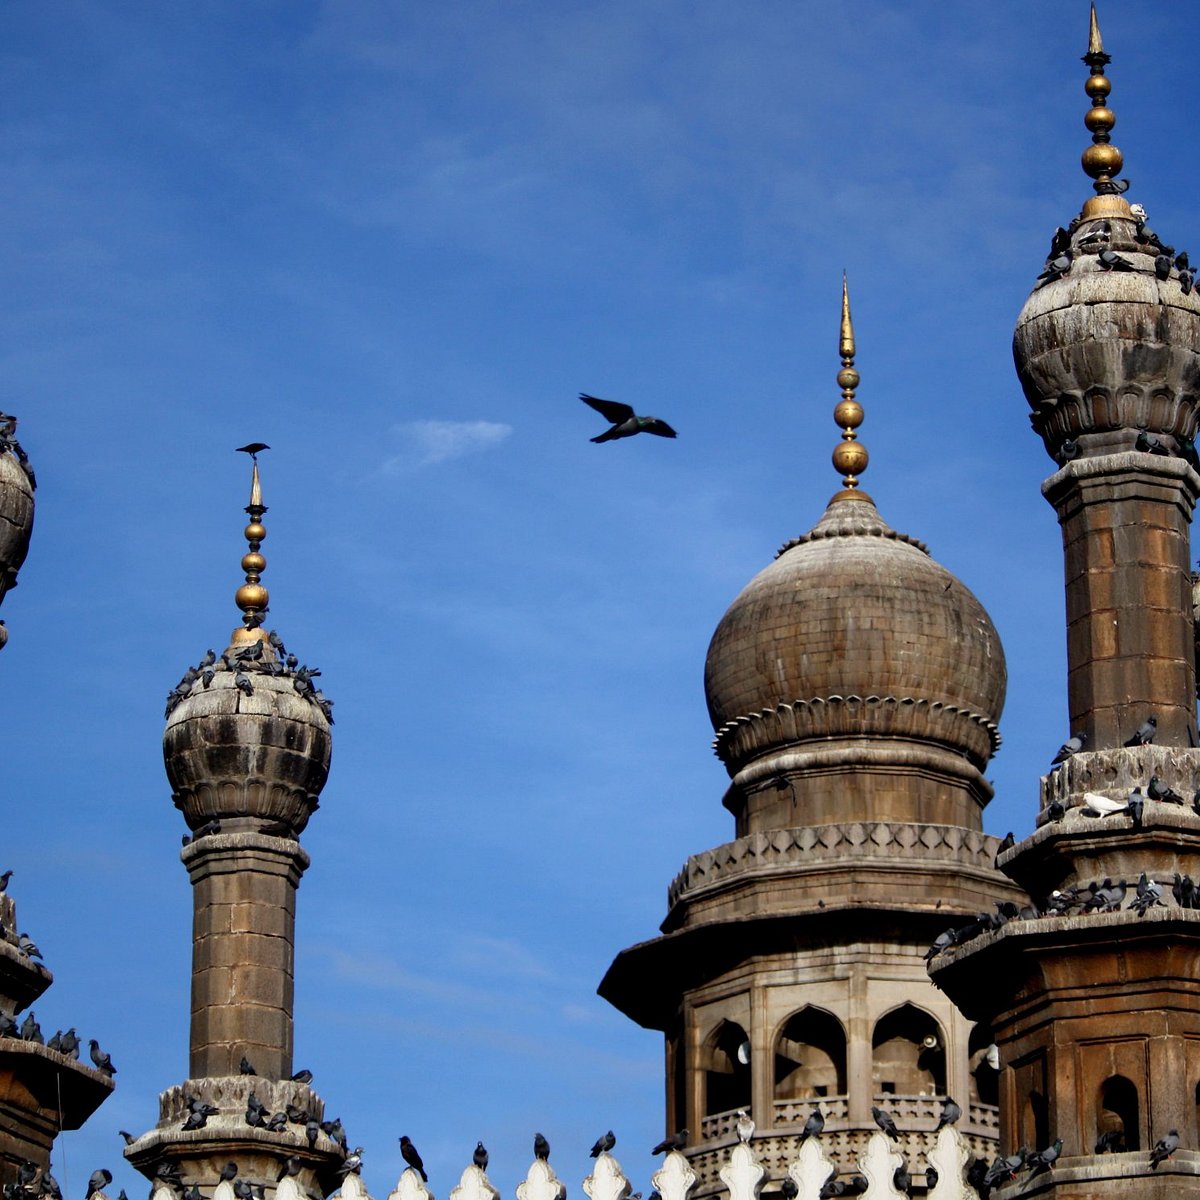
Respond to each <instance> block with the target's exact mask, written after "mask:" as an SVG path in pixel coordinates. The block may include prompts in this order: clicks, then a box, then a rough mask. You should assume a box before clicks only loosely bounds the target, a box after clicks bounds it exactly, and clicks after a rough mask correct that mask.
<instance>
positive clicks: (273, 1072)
mask: <svg viewBox="0 0 1200 1200" xmlns="http://www.w3.org/2000/svg"><path fill="white" fill-rule="evenodd" d="M183 861H184V864H185V865H186V867H187V869H188V874H189V875H190V876H191V881H192V888H193V892H192V900H193V905H194V915H193V920H192V1031H191V1056H190V1060H189V1062H190V1066H189V1071H188V1073H189V1075H190V1076H191V1077H192V1078H193V1079H199V1078H204V1077H207V1076H222V1075H236V1074H237V1073H238V1069H239V1065H240V1063H241V1059H242V1056H243V1055H245V1056H246V1057H247V1058H248V1059H249V1060H250V1062H251V1063H252V1064H253V1065H254V1067H255V1069H256V1070H258V1071H259V1072H261V1073H262V1074H263V1075H266V1076H268V1077H269V1078H271V1079H286V1078H287V1077H288V1076H289V1075H291V1073H292V999H293V992H294V987H295V982H294V970H293V959H294V953H295V951H294V946H295V930H296V888H297V886H298V885H299V883H300V876H301V875H302V874H303V872H304V869H305V868H306V867H307V866H308V863H309V858H308V855H307V854H306V853H305V852H304V851H303V850H302V849H301V848H300V846H299V844H298V843H297V842H294V841H291V840H290V839H287V838H280V837H266V836H263V835H261V834H252V833H232V834H217V835H214V836H211V837H206V838H201V839H199V840H198V841H194V842H192V843H191V845H189V846H187V847H186V848H185V850H184V852H183Z"/></svg>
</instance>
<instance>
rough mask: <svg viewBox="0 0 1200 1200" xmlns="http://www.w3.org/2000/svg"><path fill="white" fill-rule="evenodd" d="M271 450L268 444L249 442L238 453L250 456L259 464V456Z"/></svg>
mask: <svg viewBox="0 0 1200 1200" xmlns="http://www.w3.org/2000/svg"><path fill="white" fill-rule="evenodd" d="M270 448H271V447H270V446H268V445H267V443H266V442H247V443H246V445H244V446H239V447H238V448H237V451H236V452H237V453H238V454H248V455H250V457H251V458H252V459H254V461H255V462H258V456H259V455H260V454H261V453H262V452H263V451H264V450H270Z"/></svg>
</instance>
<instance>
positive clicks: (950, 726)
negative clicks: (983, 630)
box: [713, 695, 1000, 766]
mask: <svg viewBox="0 0 1200 1200" xmlns="http://www.w3.org/2000/svg"><path fill="white" fill-rule="evenodd" d="M863 736H870V737H881V738H912V739H915V740H918V741H931V742H939V743H941V744H942V745H944V746H948V747H950V748H951V749H952V750H955V751H957V752H959V753H966V754H967V755H968V756H969V757H970V758H971V759H972V760H973V761H975V762H976V763H977V764H978V765H980V766H982V765H983V764H984V763H986V762H987V760H988V759H989V758H991V756H992V755H993V754H995V753H996V751H997V750H998V749H999V748H1000V730H999V728H998V726H997V725H996V722H995V721H993V720H991V719H990V718H988V717H986V716H984V715H983V714H981V713H977V712H973V711H971V710H970V709H967V708H959V707H958V706H957V705H954V704H946V703H944V702H943V701H941V700H931V699H929V698H928V697H923V696H836V695H834V696H816V697H813V698H812V699H810V700H793V701H791V702H790V703H783V704H778V705H776V706H775V707H774V708H768V709H763V710H762V711H760V712H752V713H747V714H746V715H745V716H740V717H735V718H734V719H733V720H732V721H726V722H725V724H724V725H722V726H721V727H720V728H719V729H718V730H717V734H716V737H715V738H714V739H713V752H714V753H715V754H716V755H717V757H718V758H720V759H721V761H722V762H724V763H727V764H728V763H742V762H746V761H747V760H749V759H751V758H753V757H755V755H758V754H762V753H763V752H764V751H766V750H770V749H773V748H775V747H778V746H781V745H791V744H794V743H796V742H804V741H814V740H822V739H828V738H839V737H854V738H858V739H861V738H862V737H863Z"/></svg>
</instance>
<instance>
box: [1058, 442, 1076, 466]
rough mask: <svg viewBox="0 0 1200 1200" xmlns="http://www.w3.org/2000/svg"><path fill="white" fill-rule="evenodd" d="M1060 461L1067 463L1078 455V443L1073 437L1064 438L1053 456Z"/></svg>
mask: <svg viewBox="0 0 1200 1200" xmlns="http://www.w3.org/2000/svg"><path fill="white" fill-rule="evenodd" d="M1055 457H1056V458H1057V459H1058V461H1059V462H1060V463H1069V462H1071V461H1072V460H1073V459H1076V458H1078V457H1079V443H1078V442H1077V441H1075V439H1074V438H1064V439H1063V441H1062V443H1061V444H1060V445H1059V447H1058V454H1057V455H1056V456H1055Z"/></svg>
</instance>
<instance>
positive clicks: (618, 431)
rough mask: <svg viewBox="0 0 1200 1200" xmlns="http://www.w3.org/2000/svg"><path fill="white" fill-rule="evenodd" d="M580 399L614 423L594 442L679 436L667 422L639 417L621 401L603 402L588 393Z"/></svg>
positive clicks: (655, 418)
mask: <svg viewBox="0 0 1200 1200" xmlns="http://www.w3.org/2000/svg"><path fill="white" fill-rule="evenodd" d="M579 398H580V400H582V401H583V402H584V404H586V405H588V406H589V407H590V408H594V409H595V410H596V411H597V412H598V413H600V414H601V416H603V417H604V419H605V420H606V421H611V422H612V428H611V429H606V430H605V431H604V432H603V433H602V434H600V436H599V437H594V438H592V439H591V440H592V441H593V442H613V441H616V439H617V438H626V437H633V435H634V434H636V433H654V434H657V435H658V436H659V437H666V438H673V437H676V436H677V435H676V433H675V430H673V429H672V428H671V427H670V425H668V424H667V423H666V421H660V420H659V419H658V417H639V416H638V415H637V413H635V412H634V411H633V409H632V408H631V407H630V406H629V405H628V404H622V403H621V402H620V401H619V400H601V399H600V397H599V396H589V395H588V394H587V392H580V393H579Z"/></svg>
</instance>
